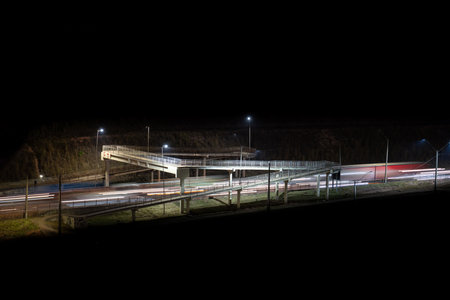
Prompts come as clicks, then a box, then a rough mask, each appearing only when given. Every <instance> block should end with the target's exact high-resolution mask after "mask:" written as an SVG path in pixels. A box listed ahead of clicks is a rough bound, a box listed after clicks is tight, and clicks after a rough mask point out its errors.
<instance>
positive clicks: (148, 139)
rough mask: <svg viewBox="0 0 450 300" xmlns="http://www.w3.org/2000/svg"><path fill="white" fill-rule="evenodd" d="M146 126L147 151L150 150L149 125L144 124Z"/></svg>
mask: <svg viewBox="0 0 450 300" xmlns="http://www.w3.org/2000/svg"><path fill="white" fill-rule="evenodd" d="M145 128H147V152H150V126H145Z"/></svg>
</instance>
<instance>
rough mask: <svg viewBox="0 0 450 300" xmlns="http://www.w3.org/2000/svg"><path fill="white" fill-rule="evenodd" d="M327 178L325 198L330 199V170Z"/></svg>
mask: <svg viewBox="0 0 450 300" xmlns="http://www.w3.org/2000/svg"><path fill="white" fill-rule="evenodd" d="M326 176H327V178H326V181H325V182H326V197H325V199H327V200H328V199H329V198H330V172H329V171H328V172H327V175H326Z"/></svg>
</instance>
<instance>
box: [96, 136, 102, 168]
mask: <svg viewBox="0 0 450 300" xmlns="http://www.w3.org/2000/svg"><path fill="white" fill-rule="evenodd" d="M103 131H104V130H103V128H99V129H97V139H96V142H95V157H97V158H96V161H97V168H98V156H97V154H98V134H99V133H103Z"/></svg>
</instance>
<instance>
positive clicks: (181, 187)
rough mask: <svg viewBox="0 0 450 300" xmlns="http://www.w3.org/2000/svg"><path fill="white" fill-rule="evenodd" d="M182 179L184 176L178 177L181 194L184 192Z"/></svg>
mask: <svg viewBox="0 0 450 300" xmlns="http://www.w3.org/2000/svg"><path fill="white" fill-rule="evenodd" d="M184 179H185V177H181V178H180V194H181V195H183V194H184Z"/></svg>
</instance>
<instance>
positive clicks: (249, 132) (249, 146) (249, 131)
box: [247, 116, 252, 151]
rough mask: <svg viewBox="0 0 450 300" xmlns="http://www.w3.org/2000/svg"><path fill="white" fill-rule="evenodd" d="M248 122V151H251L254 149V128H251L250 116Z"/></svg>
mask: <svg viewBox="0 0 450 300" xmlns="http://www.w3.org/2000/svg"><path fill="white" fill-rule="evenodd" d="M247 121H248V149H249V151H250V148H251V147H252V127H251V123H252V117H250V116H248V117H247Z"/></svg>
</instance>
